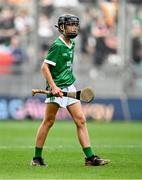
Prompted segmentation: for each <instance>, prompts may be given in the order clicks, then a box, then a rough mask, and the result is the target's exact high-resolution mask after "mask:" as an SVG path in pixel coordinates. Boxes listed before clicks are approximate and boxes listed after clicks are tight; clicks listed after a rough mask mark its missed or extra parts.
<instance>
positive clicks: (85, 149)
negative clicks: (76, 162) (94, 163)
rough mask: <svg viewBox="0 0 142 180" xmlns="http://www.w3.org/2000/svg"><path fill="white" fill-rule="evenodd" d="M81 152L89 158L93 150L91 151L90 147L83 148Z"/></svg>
mask: <svg viewBox="0 0 142 180" xmlns="http://www.w3.org/2000/svg"><path fill="white" fill-rule="evenodd" d="M83 152H84V154H85V155H86V157H87V158H90V157H91V156H93V155H94V154H93V152H92V149H91V147H86V148H83Z"/></svg>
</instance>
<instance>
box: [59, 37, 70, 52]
mask: <svg viewBox="0 0 142 180" xmlns="http://www.w3.org/2000/svg"><path fill="white" fill-rule="evenodd" d="M59 39H60V40H61V41H62V42H63V43H64V44H65V45H66V46H67V47H68V48H70V49H71V47H72V41H71V44H70V46H69V45H68V44H67V43H66V42H65V41H64V40H63V38H62V37H61V36H59Z"/></svg>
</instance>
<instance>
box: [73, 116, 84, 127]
mask: <svg viewBox="0 0 142 180" xmlns="http://www.w3.org/2000/svg"><path fill="white" fill-rule="evenodd" d="M75 123H76V126H77V127H78V128H82V127H83V126H84V125H85V123H86V119H85V118H84V117H78V118H77V119H76V120H75Z"/></svg>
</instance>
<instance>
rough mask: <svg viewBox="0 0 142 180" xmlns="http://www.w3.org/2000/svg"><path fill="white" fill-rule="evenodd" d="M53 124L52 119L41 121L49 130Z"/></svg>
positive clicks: (53, 120)
mask: <svg viewBox="0 0 142 180" xmlns="http://www.w3.org/2000/svg"><path fill="white" fill-rule="evenodd" d="M54 122H55V119H53V118H47V119H45V120H44V121H43V124H44V126H46V127H47V128H51V127H52V126H53V124H54Z"/></svg>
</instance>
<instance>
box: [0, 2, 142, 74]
mask: <svg viewBox="0 0 142 180" xmlns="http://www.w3.org/2000/svg"><path fill="white" fill-rule="evenodd" d="M37 2H39V23H38V36H39V59H42V58H43V57H44V55H45V53H47V49H48V47H49V46H50V45H51V43H52V41H53V39H54V38H55V33H57V31H56V29H55V28H54V23H55V22H57V19H55V17H57V13H58V14H61V13H62V9H64V11H65V12H66V11H68V10H69V11H70V12H72V9H75V12H77V14H78V15H79V16H80V19H81V28H80V42H81V43H80V53H81V54H82V55H88V56H89V55H91V56H90V57H92V62H93V64H94V65H95V66H97V67H98V68H99V67H100V66H101V65H102V64H103V63H104V62H105V60H106V59H107V58H108V57H109V56H110V55H113V54H115V55H116V54H118V41H119V39H118V36H117V35H118V17H119V0H98V1H95V0H88V1H87V0H86V1H85V0H72V1H66V0H60V1H59V0H40V1H37ZM33 3H35V1H33V0H0V74H21V73H22V70H21V68H20V67H21V66H22V65H23V64H24V63H28V62H29V61H31V53H33V51H31V49H32V48H33V33H34V27H35V17H34V14H35V13H34V9H33V8H31V7H32V5H33ZM76 7H80V8H76ZM131 31H132V61H133V62H134V63H136V64H139V63H141V61H142V7H141V6H137V8H136V10H135V17H134V19H133V27H132V30H131ZM11 67H12V68H11ZM13 67H14V68H13Z"/></svg>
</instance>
